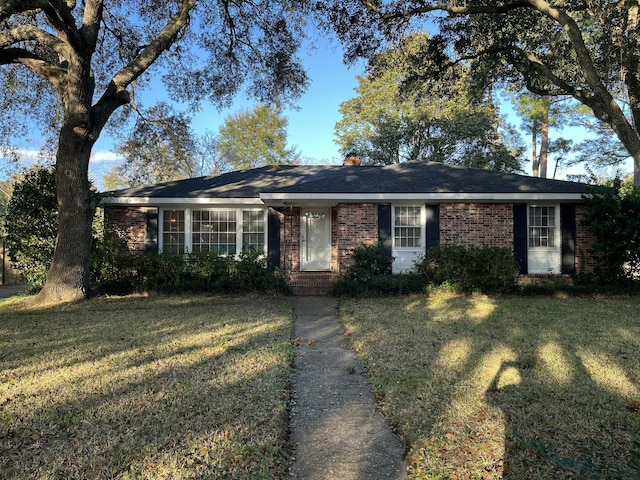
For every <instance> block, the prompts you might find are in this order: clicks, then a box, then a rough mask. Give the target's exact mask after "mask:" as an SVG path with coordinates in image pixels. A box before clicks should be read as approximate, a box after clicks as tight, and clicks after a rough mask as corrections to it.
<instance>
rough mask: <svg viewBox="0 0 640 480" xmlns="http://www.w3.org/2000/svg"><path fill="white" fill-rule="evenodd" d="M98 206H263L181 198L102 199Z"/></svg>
mask: <svg viewBox="0 0 640 480" xmlns="http://www.w3.org/2000/svg"><path fill="white" fill-rule="evenodd" d="M100 205H101V206H105V205H162V206H167V205H215V206H216V207H217V206H219V205H254V206H264V202H262V200H260V199H259V198H213V197H198V198H183V197H171V198H169V197H167V198H161V197H104V198H102V199H101V200H100Z"/></svg>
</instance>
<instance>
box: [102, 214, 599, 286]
mask: <svg viewBox="0 0 640 480" xmlns="http://www.w3.org/2000/svg"><path fill="white" fill-rule="evenodd" d="M150 209H151V207H134V206H124V207H119V206H113V207H111V206H110V207H108V208H105V223H106V225H109V226H110V228H111V230H112V231H113V232H114V233H115V234H116V235H117V236H118V237H120V238H123V239H125V240H126V241H127V245H128V246H129V248H130V249H131V250H132V251H135V252H137V253H144V251H145V241H146V229H147V211H148V210H150ZM278 211H279V213H280V232H279V235H280V259H279V260H280V262H279V263H280V268H281V269H282V270H284V271H285V272H286V275H287V279H288V281H289V285H290V286H291V288H292V290H293V291H294V292H295V293H300V294H324V293H328V292H329V291H330V289H331V287H332V286H333V285H334V284H335V282H336V280H337V279H338V276H339V275H340V274H341V273H344V271H345V269H346V268H347V267H348V265H349V264H350V263H351V258H350V254H351V250H352V249H353V248H355V247H359V246H362V245H376V244H377V243H378V241H379V238H378V205H377V204H371V203H362V204H357V203H353V204H351V203H340V204H338V205H336V206H334V207H333V208H331V268H330V271H329V272H301V271H300V214H301V209H300V207H282V208H280V209H278ZM583 216H584V206H582V205H577V207H576V271H577V272H578V273H584V272H591V271H593V267H594V263H595V262H594V259H593V258H592V257H591V255H590V253H589V249H590V247H591V245H592V244H593V242H594V240H595V239H594V237H593V235H592V234H591V233H590V232H589V231H588V230H587V229H586V228H585V227H583V226H582V225H580V221H581V219H582V218H583ZM513 224H514V221H513V205H512V204H510V203H509V204H504V203H443V204H440V218H439V227H440V238H439V240H440V245H464V246H471V245H477V246H498V247H504V248H509V249H513V242H514V231H513Z"/></svg>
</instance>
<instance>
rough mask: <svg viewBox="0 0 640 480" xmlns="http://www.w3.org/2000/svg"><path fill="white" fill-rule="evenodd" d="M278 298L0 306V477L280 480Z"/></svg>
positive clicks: (283, 422)
mask: <svg viewBox="0 0 640 480" xmlns="http://www.w3.org/2000/svg"><path fill="white" fill-rule="evenodd" d="M292 318H293V316H292V312H291V307H290V305H289V302H288V301H287V300H286V299H277V298H270V297H258V296H257V297H254V298H251V297H250V298H246V297H244V298H234V297H205V296H196V297H189V296H176V297H148V298H143V297H137V298H136V297H127V298H112V299H95V300H91V301H88V302H85V303H82V304H78V305H73V306H66V307H57V308H53V309H46V310H45V309H40V310H29V309H27V307H24V306H20V304H19V303H18V302H15V301H11V300H10V301H5V302H1V303H0V472H2V473H1V474H0V476H2V478H8V479H10V478H11V479H13V478H16V479H22V478H24V479H27V478H29V479H31V478H64V479H74V478H75V479H91V478H96V479H107V478H108V479H112V478H162V479H187V478H281V477H282V476H283V475H284V474H285V472H286V469H287V465H288V460H287V456H286V450H285V448H286V447H285V446H286V440H287V422H288V414H287V405H288V395H289V381H290V364H291V359H292V355H293V350H292V346H291V342H290V337H291V331H292Z"/></svg>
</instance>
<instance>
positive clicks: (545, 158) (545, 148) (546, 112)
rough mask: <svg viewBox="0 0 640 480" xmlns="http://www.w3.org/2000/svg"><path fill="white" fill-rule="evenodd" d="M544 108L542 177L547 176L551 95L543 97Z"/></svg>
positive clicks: (541, 158)
mask: <svg viewBox="0 0 640 480" xmlns="http://www.w3.org/2000/svg"><path fill="white" fill-rule="evenodd" d="M543 102H544V107H545V108H544V110H543V112H542V120H541V122H540V156H539V160H538V165H539V167H540V174H539V175H538V176H539V177H540V178H547V163H548V158H549V97H543Z"/></svg>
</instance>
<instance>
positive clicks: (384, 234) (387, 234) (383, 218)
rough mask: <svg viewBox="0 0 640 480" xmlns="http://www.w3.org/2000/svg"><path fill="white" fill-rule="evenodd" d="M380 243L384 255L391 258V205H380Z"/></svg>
mask: <svg viewBox="0 0 640 480" xmlns="http://www.w3.org/2000/svg"><path fill="white" fill-rule="evenodd" d="M378 241H379V242H380V243H381V244H382V255H383V256H385V257H391V243H392V235H391V204H389V203H382V204H380V205H378Z"/></svg>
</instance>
